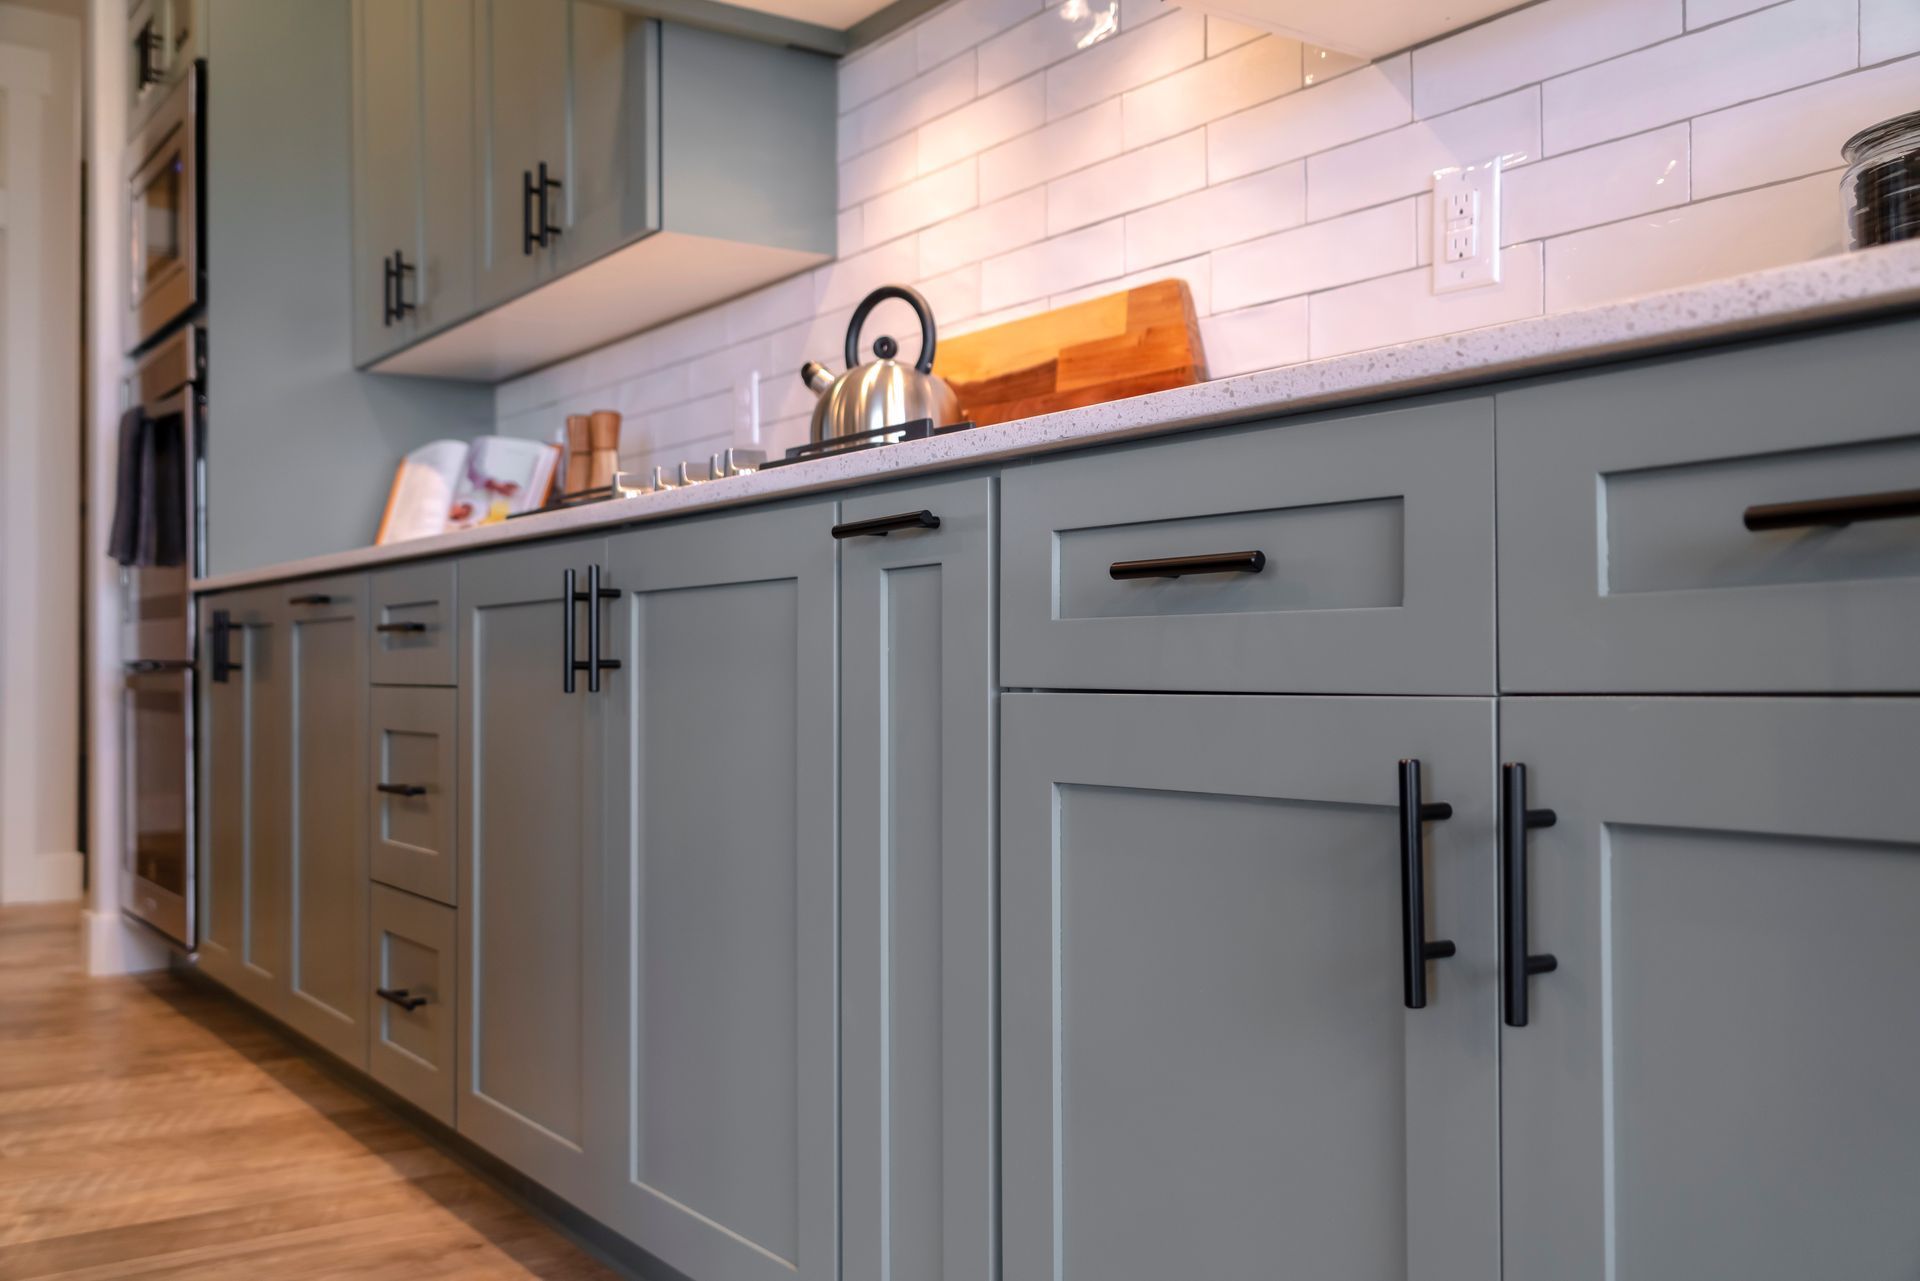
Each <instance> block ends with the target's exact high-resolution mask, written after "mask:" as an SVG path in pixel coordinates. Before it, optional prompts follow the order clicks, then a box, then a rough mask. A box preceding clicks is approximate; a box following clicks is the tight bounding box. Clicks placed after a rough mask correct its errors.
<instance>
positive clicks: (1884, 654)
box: [1499, 323, 1920, 693]
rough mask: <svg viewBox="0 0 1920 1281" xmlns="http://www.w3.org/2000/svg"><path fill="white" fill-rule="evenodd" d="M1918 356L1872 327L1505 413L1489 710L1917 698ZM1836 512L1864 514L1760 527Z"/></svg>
mask: <svg viewBox="0 0 1920 1281" xmlns="http://www.w3.org/2000/svg"><path fill="white" fill-rule="evenodd" d="M1916 340H1920V324H1914V323H1903V324H1897V325H1879V326H1874V327H1870V328H1863V329H1853V330H1845V331H1839V332H1834V333H1827V334H1822V335H1818V336H1815V337H1811V338H1795V339H1787V340H1782V341H1779V342H1772V343H1766V344H1760V345H1755V346H1750V347H1744V348H1740V349H1737V350H1733V351H1726V352H1716V353H1712V354H1709V355H1702V356H1695V357H1690V358H1687V359H1683V360H1673V361H1666V362H1662V363H1659V364H1652V365H1644V366H1638V367H1635V368H1631V369H1625V370H1618V371H1613V372H1609V373H1601V374H1595V375H1592V376H1589V377H1585V378H1576V379H1570V380H1561V381H1558V382H1554V383H1551V384H1545V385H1542V386H1538V387H1530V388H1525V389H1522V390H1518V391H1513V392H1507V393H1503V394H1502V395H1501V396H1500V398H1499V419H1500V427H1499V458H1500V471H1499V483H1500V575H1501V583H1500V587H1501V591H1500V641H1501V659H1500V677H1501V686H1502V688H1503V689H1508V690H1513V691H1516V692H1530V693H1559V692H1576V693H1577V692H1646V693H1669V692H1671V693H1685V692H1739V691H1747V690H1752V691H1809V692H1811V691H1822V690H1831V691H1836V692H1840V691H1860V692H1868V691H1892V690H1903V691H1904V690H1913V689H1920V647H1916V646H1915V645H1914V644H1913V643H1912V636H1913V630H1914V626H1915V624H1916V623H1920V515H1916V514H1914V513H1913V507H1912V499H1913V496H1914V493H1915V491H1920V434H1916V433H1920V413H1916V410H1915V405H1914V400H1913V394H1912V390H1911V380H1910V378H1909V377H1908V375H1907V368H1908V365H1909V364H1910V362H1911V352H1912V350H1913V346H1914V343H1915V342H1916ZM1900 491H1908V494H1909V501H1908V503H1907V506H1906V512H1907V514H1905V515H1902V514H1900V512H1901V507H1900V506H1899V504H1898V503H1897V502H1888V501H1885V500H1886V499H1887V498H1888V497H1889V496H1891V495H1894V494H1897V493H1898V492H1900ZM1834 499H1847V500H1859V499H1875V500H1878V501H1879V503H1880V505H1879V509H1878V510H1868V511H1856V512H1855V513H1853V515H1855V516H1857V517H1858V519H1854V520H1853V522H1852V523H1850V524H1844V525H1843V524H1835V523H1822V522H1831V521H1836V520H1841V519H1845V518H1846V515H1845V514H1844V513H1837V512H1831V511H1829V512H1820V511H1815V512H1812V513H1807V512H1795V511H1792V510H1789V511H1786V512H1784V513H1777V514H1776V519H1775V521H1773V522H1770V521H1769V520H1768V519H1767V517H1768V512H1767V511H1766V510H1765V509H1767V508H1777V507H1779V506H1780V505H1782V504H1799V503H1806V502H1810V501H1813V500H1834ZM1782 520H1784V521H1787V522H1791V523H1787V524H1785V525H1779V524H1778V522H1779V521H1782ZM1752 525H1757V526H1759V527H1758V528H1753V527H1750V526H1752ZM1769 525H1775V526H1776V527H1769Z"/></svg>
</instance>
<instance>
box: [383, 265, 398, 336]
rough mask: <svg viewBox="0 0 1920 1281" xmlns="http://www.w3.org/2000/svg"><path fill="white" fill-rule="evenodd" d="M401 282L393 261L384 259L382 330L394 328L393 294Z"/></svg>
mask: <svg viewBox="0 0 1920 1281" xmlns="http://www.w3.org/2000/svg"><path fill="white" fill-rule="evenodd" d="M399 282H400V278H399V275H398V273H396V272H395V271H394V269H393V259H391V258H382V259H381V260H380V325H381V327H382V328H385V329H391V328H393V321H394V316H395V313H394V310H393V294H394V287H395V286H396V285H398V284H399Z"/></svg>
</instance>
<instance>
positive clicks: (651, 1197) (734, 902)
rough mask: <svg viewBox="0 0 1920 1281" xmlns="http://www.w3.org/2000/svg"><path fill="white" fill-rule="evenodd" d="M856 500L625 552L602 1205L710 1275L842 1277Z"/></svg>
mask: <svg viewBox="0 0 1920 1281" xmlns="http://www.w3.org/2000/svg"><path fill="white" fill-rule="evenodd" d="M834 508H835V504H834V503H832V502H809V503H804V504H801V505H797V506H787V507H777V508H771V509H766V510H761V511H755V512H749V513H745V514H740V515H725V516H716V517H710V518H706V519H698V520H688V521H684V522H677V523H674V524H671V525H662V526H659V527H655V528H643V529H640V530H637V531H634V532H632V533H626V534H621V535H617V536H616V537H614V538H613V539H612V540H611V542H610V545H609V552H608V561H607V578H606V580H605V581H606V584H607V585H609V586H608V590H610V591H611V592H613V593H614V594H615V597H616V598H615V599H612V600H610V601H609V615H608V621H607V631H606V649H605V650H604V651H603V653H604V654H609V655H611V657H612V660H613V661H616V662H618V663H619V664H620V668H619V669H618V670H616V671H610V672H608V673H606V674H605V677H604V681H605V684H604V686H603V688H602V690H601V693H600V694H599V695H598V696H597V697H596V698H593V699H589V700H586V702H587V703H591V704H592V705H595V706H604V707H605V709H606V711H605V715H606V719H607V722H608V725H607V730H608V732H607V734H606V736H605V739H604V742H605V752H606V770H607V774H606V778H607V782H606V785H605V789H604V792H605V796H604V799H605V802H606V805H607V817H606V820H605V828H606V833H607V838H608V839H607V846H606V850H607V855H606V886H605V890H604V893H602V894H601V895H599V897H598V898H597V899H596V903H597V904H598V906H599V910H600V911H601V912H602V913H603V920H604V925H603V926H601V927H600V929H601V931H602V932H603V933H604V935H605V937H606V940H607V950H606V952H605V954H604V956H603V958H602V960H601V964H600V969H601V972H602V973H604V974H605V976H606V977H607V978H608V980H609V983H608V985H607V988H606V990H605V992H604V994H603V995H602V997H601V1000H600V1002H599V1003H597V1004H595V1005H593V1006H592V1007H591V1008H592V1009H593V1010H594V1011H595V1023H596V1024H597V1025H604V1027H605V1029H606V1045H605V1053H606V1055H607V1056H608V1057H607V1058H606V1064H607V1065H608V1066H609V1067H610V1068H611V1070H612V1076H611V1078H610V1079H607V1080H604V1081H602V1082H601V1083H600V1089H601V1091H602V1093H601V1096H600V1098H601V1106H602V1107H603V1108H604V1109H605V1115H604V1117H603V1118H602V1120H603V1125H602V1127H601V1129H602V1132H603V1133H605V1134H607V1135H608V1136H617V1142H618V1150H617V1151H614V1152H612V1153H611V1154H609V1158H608V1160H607V1161H606V1163H605V1165H604V1166H603V1167H602V1168H603V1171H604V1186H603V1187H602V1188H601V1189H600V1192H601V1195H600V1196H599V1197H598V1198H597V1199H596V1201H594V1202H593V1203H590V1205H589V1208H590V1209H592V1210H593V1211H594V1212H595V1213H596V1214H598V1215H600V1216H601V1217H602V1218H603V1219H605V1221H606V1222H608V1223H610V1224H611V1225H612V1226H614V1227H615V1228H616V1229H617V1230H619V1231H621V1232H622V1233H624V1234H625V1235H627V1236H628V1237H630V1238H632V1239H633V1240H634V1241H637V1242H638V1243H640V1245H641V1246H643V1247H644V1248H645V1249H647V1250H648V1251H649V1252H651V1253H653V1254H655V1255H657V1256H659V1257H660V1258H661V1259H662V1260H664V1261H665V1262H667V1263H669V1264H671V1265H672V1266H673V1267H675V1268H677V1269H679V1270H680V1271H681V1272H683V1273H685V1274H686V1275H688V1276H690V1277H695V1278H699V1279H700V1281H793V1279H794V1278H798V1281H830V1279H832V1278H837V1277H838V1275H839V1262H838V1259H837V1257H836V1256H837V1253H838V1252H837V1248H836V1246H837V1237H838V1234H839V1211H838V1206H837V1193H838V1187H839V1181H840V1180H839V1171H838V1161H837V1147H838V1144H837V1134H838V1130H839V1118H838V1110H839V1109H838V1099H839V1093H840V1088H839V1077H838V1072H837V1064H836V1055H835V1047H836V1040H837V1033H836V1022H837V1020H836V1007H837V1001H836V992H835V987H836V983H835V980H836V971H837V965H836V961H837V957H838V951H839V949H838V940H837V938H836V926H835V916H836V913H835V893H836V889H837V885H838V877H837V866H836V865H837V842H836V831H835V811H836V808H837V807H836V794H835V786H836V782H835V780H836V778H837V774H838V771H837V768H836V764H837V761H836V756H837V742H836V735H835V722H836V696H835V695H836V685H837V681H836V672H837V663H836V655H835V643H834V642H835V612H836V611H835V604H834V597H835V591H834V574H835V565H836V554H835V541H834V538H833V535H832V526H833V522H834ZM461 592H462V596H463V597H464V598H465V599H466V600H467V601H471V600H472V595H471V593H469V592H468V590H467V587H466V586H465V584H464V583H463V585H462V588H461ZM463 608H470V606H465V605H463ZM544 612H545V611H544V610H543V614H544ZM583 705H584V704H583ZM521 728H522V729H523V730H524V728H525V727H524V726H522V727H521ZM539 737H540V738H541V739H542V740H543V741H542V742H541V746H540V748H539V750H540V751H541V752H543V753H552V752H553V750H554V749H553V747H552V746H551V745H550V742H549V741H546V740H551V739H553V738H556V737H558V735H556V734H542V735H539ZM480 1017H481V1019H482V1020H484V1018H485V1012H484V1011H481V1012H480ZM462 1123H463V1124H464V1123H465V1118H464V1117H463V1118H462Z"/></svg>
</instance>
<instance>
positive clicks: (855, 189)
mask: <svg viewBox="0 0 1920 1281" xmlns="http://www.w3.org/2000/svg"><path fill="white" fill-rule="evenodd" d="M919 154H920V148H919V143H918V142H917V140H916V139H915V137H914V135H913V134H910V133H909V134H905V135H903V136H902V137H899V138H895V139H894V140H893V141H892V142H888V143H883V144H881V145H880V146H878V147H875V148H874V149H873V150H871V151H864V152H862V153H860V154H859V155H857V156H854V157H852V158H851V159H846V160H842V161H841V162H840V207H841V208H842V209H848V208H851V207H852V206H854V205H857V204H859V203H860V202H861V201H863V200H871V199H873V198H874V197H875V196H877V195H879V194H880V193H881V192H883V191H892V190H893V189H894V188H895V187H898V186H901V185H902V184H905V183H909V182H912V181H913V180H914V179H915V178H916V177H918V176H919V174H920V164H919Z"/></svg>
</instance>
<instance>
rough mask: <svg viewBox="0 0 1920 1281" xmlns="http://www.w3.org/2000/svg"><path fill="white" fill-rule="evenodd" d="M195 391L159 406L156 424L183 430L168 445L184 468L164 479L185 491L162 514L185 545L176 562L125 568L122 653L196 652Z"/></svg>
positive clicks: (163, 655)
mask: <svg viewBox="0 0 1920 1281" xmlns="http://www.w3.org/2000/svg"><path fill="white" fill-rule="evenodd" d="M194 396H195V393H193V392H192V391H184V392H181V393H178V394H176V395H174V396H171V397H169V398H167V400H166V401H164V402H162V403H161V404H160V405H157V406H155V407H154V408H153V410H152V412H153V428H152V429H153V430H156V431H161V432H167V433H177V435H176V436H175V439H176V440H177V441H178V445H179V447H178V448H177V449H174V450H170V451H168V456H169V457H170V458H172V459H175V460H177V462H178V470H177V472H176V473H175V474H172V475H169V476H167V477H166V478H165V479H164V482H163V483H164V485H165V486H166V487H167V488H168V489H169V490H170V491H171V492H172V493H175V494H178V495H179V496H180V498H179V502H178V503H176V504H168V505H166V506H165V507H164V508H162V509H161V511H162V518H164V519H166V520H168V521H169V522H170V523H175V524H176V527H175V528H173V529H171V530H168V531H166V536H165V541H167V542H169V543H171V544H172V545H174V546H177V547H179V548H181V553H182V554H181V558H180V562H179V563H178V564H176V565H135V566H129V567H128V568H126V569H125V570H123V571H122V582H123V584H124V590H125V595H124V603H123V606H122V616H121V641H120V643H121V653H123V654H125V655H127V656H129V657H131V658H151V659H169V660H176V661H177V660H183V659H186V658H190V657H191V656H192V653H193V650H192V645H191V640H192V637H191V631H190V628H189V625H188V618H187V614H188V611H189V610H190V609H191V608H192V599H191V597H190V596H189V595H188V590H187V588H188V580H189V579H190V578H191V577H192V575H193V573H194V572H196V569H197V566H198V565H199V562H200V548H199V537H198V535H199V529H198V525H199V522H198V520H197V518H196V511H197V504H198V495H197V494H196V493H195V492H194V491H195V489H196V485H195V483H194V482H195V480H196V472H197V470H198V469H197V467H196V463H195V460H196V458H197V456H198V443H199V442H198V434H199V427H198V423H197V422H196V417H197V415H196V414H195V413H194V409H195V407H196V406H195V402H194Z"/></svg>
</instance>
